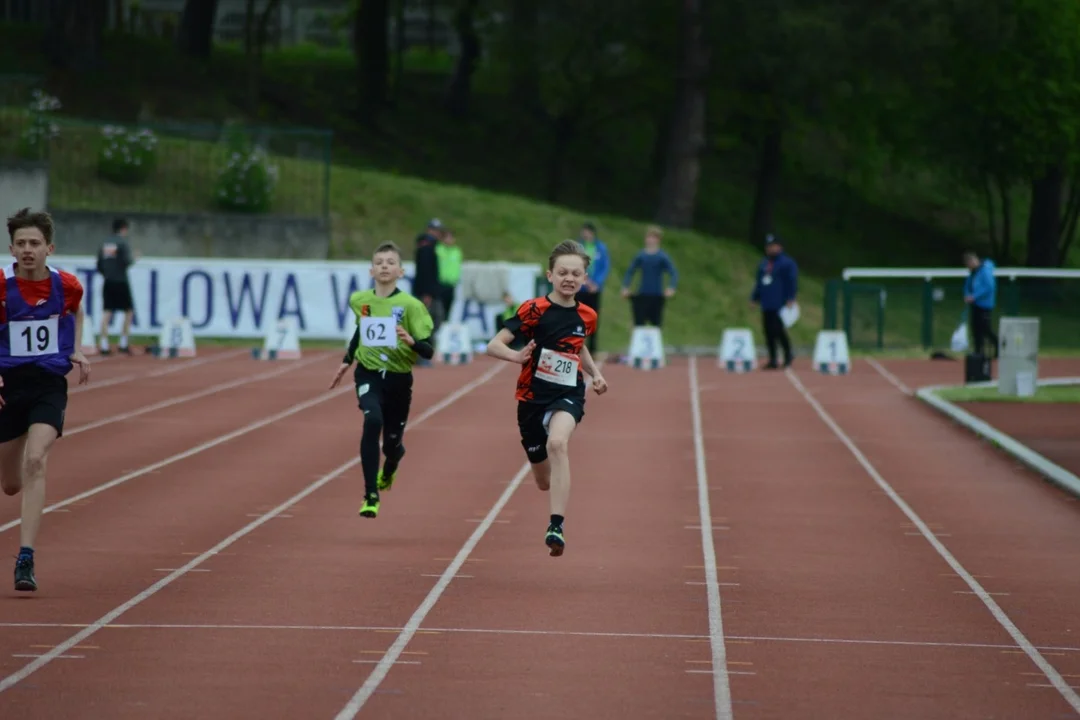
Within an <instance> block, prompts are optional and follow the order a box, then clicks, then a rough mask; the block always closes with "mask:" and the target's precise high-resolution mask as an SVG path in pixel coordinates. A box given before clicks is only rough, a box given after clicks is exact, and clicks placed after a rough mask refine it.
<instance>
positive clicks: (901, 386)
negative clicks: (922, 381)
mask: <svg viewBox="0 0 1080 720" xmlns="http://www.w3.org/2000/svg"><path fill="white" fill-rule="evenodd" d="M866 362H868V363H870V367H872V368H874V369H875V370H877V372H878V375H880V376H881V377H883V378H885V379H886V380H888V381H889V382H891V383H892V384H893V387H895V388H896V389H897V390H899V391H900V392H902V393H904V394H905V395H914V394H915V392H914V391H913V390H912V389H911V388H909V387H908V386H907V384H906V383H904V381H903V380H901V379H900V378H898V377H896V376H895V375H893V374H892V373H891V372H889V371H888V370H886V369H885V366H884V365H882V364H881V363H879V362H878V361H877V360H875V359H874V358H872V357H868V358H866Z"/></svg>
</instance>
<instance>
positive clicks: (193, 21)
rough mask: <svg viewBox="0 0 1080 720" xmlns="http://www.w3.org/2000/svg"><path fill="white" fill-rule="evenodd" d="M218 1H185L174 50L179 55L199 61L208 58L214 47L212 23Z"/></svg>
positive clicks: (215, 16)
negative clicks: (177, 51)
mask: <svg viewBox="0 0 1080 720" xmlns="http://www.w3.org/2000/svg"><path fill="white" fill-rule="evenodd" d="M217 8H218V0H187V2H185V3H184V10H183V12H182V13H181V15H180V27H179V29H178V31H177V34H176V48H177V50H179V52H180V54H182V55H186V56H188V57H192V58H198V59H200V60H206V59H209V57H210V51H211V50H212V49H213V47H214V22H215V21H216V19H217Z"/></svg>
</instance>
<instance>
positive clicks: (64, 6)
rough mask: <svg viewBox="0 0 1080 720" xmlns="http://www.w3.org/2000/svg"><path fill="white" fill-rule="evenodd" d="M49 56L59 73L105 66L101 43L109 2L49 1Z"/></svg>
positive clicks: (47, 41)
mask: <svg viewBox="0 0 1080 720" xmlns="http://www.w3.org/2000/svg"><path fill="white" fill-rule="evenodd" d="M46 1H47V2H48V16H47V17H48V24H47V26H46V29H45V54H46V57H47V58H48V59H49V63H50V64H51V65H52V66H53V67H54V68H55V69H57V70H75V71H84V70H93V69H95V68H97V67H98V66H99V64H100V62H101V41H102V37H103V36H104V33H105V24H106V22H107V20H108V17H109V0H46Z"/></svg>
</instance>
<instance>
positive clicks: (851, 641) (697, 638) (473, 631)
mask: <svg viewBox="0 0 1080 720" xmlns="http://www.w3.org/2000/svg"><path fill="white" fill-rule="evenodd" d="M458 577H460V575H459V576H458ZM85 627H89V625H88V624H87V623H32V622H30V623H18V622H15V623H5V622H0V629H4V628H10V629H32V628H41V629H59V628H71V629H82V628H85ZM103 629H105V630H191V631H194V630H205V631H211V632H213V631H222V630H230V631H237V632H244V631H247V632H253V631H254V632H260V631H261V632H349V633H355V632H377V633H391V632H392V633H397V632H401V630H402V629H403V628H400V627H382V626H377V625H370V626H369V625H228V624H225V625H223V624H210V625H199V624H187V623H145V624H144V623H109V624H108V625H106V626H105V627H104V628H103ZM441 633H456V634H463V635H540V636H553V637H585V638H605V639H614V640H622V639H625V640H688V641H693V642H704V641H707V640H709V636H708V635H686V634H681V633H636V632H601V631H593V632H590V631H588V630H525V629H515V628H443V627H431V626H428V627H425V628H424V629H422V630H418V631H417V634H420V635H423V634H435V635H438V634H441ZM725 638H726V639H727V640H728V641H739V642H775V643H813V644H820V645H881V646H886V647H888V646H895V647H913V648H956V649H961V650H1012V651H1015V650H1016V645H1015V644H1008V645H1006V644H1002V643H971V642H945V641H934V640H874V639H871V638H827V637H826V638H819V637H774V636H771V635H727V636H725ZM1039 650H1043V651H1046V652H1070V653H1080V647H1062V646H1056V645H1047V646H1039Z"/></svg>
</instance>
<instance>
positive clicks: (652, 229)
mask: <svg viewBox="0 0 1080 720" xmlns="http://www.w3.org/2000/svg"><path fill="white" fill-rule="evenodd" d="M650 235H652V236H653V237H655V238H656V239H657V240H663V239H664V229H663V228H662V227H660V226H659V225H650V226H648V227H647V228H645V237H649V236H650Z"/></svg>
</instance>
